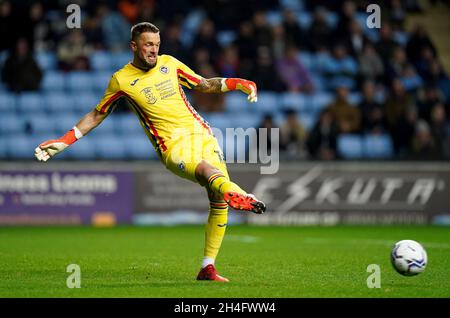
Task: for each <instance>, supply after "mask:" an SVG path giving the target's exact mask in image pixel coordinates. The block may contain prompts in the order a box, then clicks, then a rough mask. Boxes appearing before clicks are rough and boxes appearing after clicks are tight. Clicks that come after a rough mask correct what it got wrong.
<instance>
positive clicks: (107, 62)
mask: <svg viewBox="0 0 450 318" xmlns="http://www.w3.org/2000/svg"><path fill="white" fill-rule="evenodd" d="M89 60H90V62H91V66H92V68H93V69H94V70H96V71H105V70H109V69H111V66H112V63H111V62H112V57H111V54H110V53H108V52H105V51H96V52H93V53H92V54H91V56H90V58H89Z"/></svg>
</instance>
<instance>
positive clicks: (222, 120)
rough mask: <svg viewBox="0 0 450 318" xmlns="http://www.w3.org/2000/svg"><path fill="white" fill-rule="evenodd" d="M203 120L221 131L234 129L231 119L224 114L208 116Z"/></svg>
mask: <svg viewBox="0 0 450 318" xmlns="http://www.w3.org/2000/svg"><path fill="white" fill-rule="evenodd" d="M205 119H206V121H207V122H208V123H209V125H210V126H211V127H216V128H218V129H220V130H222V131H225V129H226V128H231V127H234V125H233V117H231V116H227V115H224V114H208V115H206V118H205Z"/></svg>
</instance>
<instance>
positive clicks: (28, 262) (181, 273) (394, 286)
mask: <svg viewBox="0 0 450 318" xmlns="http://www.w3.org/2000/svg"><path fill="white" fill-rule="evenodd" d="M402 239H413V240H417V241H419V242H421V243H423V245H424V246H425V248H426V250H427V252H428V258H429V262H428V266H427V268H426V270H425V272H424V273H422V274H420V275H418V276H414V277H403V276H401V275H399V274H397V273H396V272H395V271H394V270H393V268H392V267H391V264H390V259H389V255H390V250H391V247H392V245H393V244H394V243H395V242H396V241H399V240H402ZM203 240H204V231H203V226H176V227H131V226H129V227H121V226H120V227H115V228H92V227H62V228H61V227H45V228H38V227H3V228H0V260H1V261H0V297H171V298H172V297H173V298H179V297H180V298H182V297H193V298H197V297H212V298H215V297H231V298H240V297H249V298H253V297H258V298H261V297H263V298H264V297H275V298H278V297H288V298H303V297H317V298H321V297H364V298H366V297H377V298H378V297H450V270H449V269H450V230H449V228H444V227H432V226H402V227H399V226H351V227H350V226H338V227H251V226H237V225H236V226H229V227H228V229H227V235H226V236H225V239H224V242H223V244H222V249H221V252H220V254H219V257H218V259H217V268H218V270H219V273H220V274H221V275H223V276H225V277H228V278H229V279H230V280H231V282H230V283H228V284H222V283H215V282H198V281H196V280H195V277H196V274H197V272H198V270H199V264H200V261H201V258H202V255H203ZM69 264H78V265H79V266H80V269H81V288H79V289H69V288H67V286H66V279H67V277H68V276H69V275H70V273H67V272H66V268H67V266H68V265H69ZM369 264H378V265H379V266H380V268H381V288H379V289H377V288H374V289H369V288H368V287H367V284H366V281H367V278H368V277H369V275H370V274H371V273H368V272H367V271H366V270H367V266H368V265H369Z"/></svg>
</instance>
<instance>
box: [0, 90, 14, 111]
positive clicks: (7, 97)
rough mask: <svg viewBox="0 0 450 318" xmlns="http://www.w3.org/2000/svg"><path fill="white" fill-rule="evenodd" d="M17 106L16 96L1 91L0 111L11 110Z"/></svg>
mask: <svg viewBox="0 0 450 318" xmlns="http://www.w3.org/2000/svg"><path fill="white" fill-rule="evenodd" d="M15 107H16V96H15V95H14V94H11V93H8V92H1V93H0V112H8V111H9V112H11V111H14V110H15Z"/></svg>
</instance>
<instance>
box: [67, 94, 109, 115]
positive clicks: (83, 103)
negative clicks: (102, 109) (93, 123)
mask: <svg viewBox="0 0 450 318" xmlns="http://www.w3.org/2000/svg"><path fill="white" fill-rule="evenodd" d="M70 96H71V98H72V100H73V109H74V111H75V112H76V113H78V114H80V115H81V114H86V113H88V112H89V111H91V110H92V109H94V107H95V106H97V104H98V103H99V102H100V100H101V98H102V96H99V95H98V94H95V93H90V92H84V93H78V94H75V93H74V94H73V95H70Z"/></svg>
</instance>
